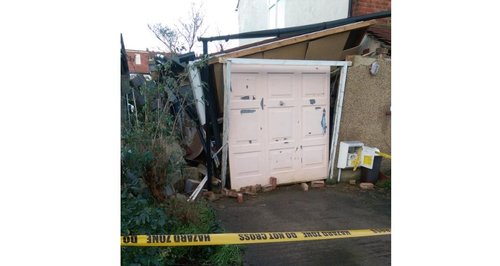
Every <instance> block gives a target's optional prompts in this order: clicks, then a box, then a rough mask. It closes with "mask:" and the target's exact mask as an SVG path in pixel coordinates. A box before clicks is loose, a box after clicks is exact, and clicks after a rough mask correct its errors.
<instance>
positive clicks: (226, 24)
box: [119, 0, 238, 53]
mask: <svg viewBox="0 0 500 266" xmlns="http://www.w3.org/2000/svg"><path fill="white" fill-rule="evenodd" d="M120 3H123V6H121V7H120V9H121V10H123V12H122V14H121V19H120V25H119V29H120V33H122V34H123V40H124V43H125V48H126V49H136V50H146V48H148V49H149V50H155V51H164V50H165V48H164V45H163V44H162V43H161V42H160V41H159V40H158V39H156V37H155V36H154V34H153V33H152V32H151V31H150V30H149V29H148V24H155V23H162V24H167V25H169V26H171V25H174V24H175V23H177V22H178V21H179V20H180V19H185V18H186V16H187V15H188V14H189V10H190V5H191V3H195V4H200V3H201V4H202V5H203V10H204V12H205V21H204V26H205V27H208V29H207V31H206V33H205V34H204V36H207V37H210V36H217V35H226V34H234V33H238V12H237V11H235V10H236V5H237V3H238V0H191V1H189V0H188V1H181V0H177V1H173V0H161V1H158V0H151V1H125V2H120ZM224 43H225V44H224V47H225V48H226V49H227V48H230V47H234V46H238V40H231V41H229V42H227V43H226V42H224ZM216 47H217V43H216V42H210V43H209V47H208V48H209V52H216V51H217V48H216ZM193 50H194V51H195V52H196V53H202V44H201V42H198V43H196V44H195V46H194V47H193Z"/></svg>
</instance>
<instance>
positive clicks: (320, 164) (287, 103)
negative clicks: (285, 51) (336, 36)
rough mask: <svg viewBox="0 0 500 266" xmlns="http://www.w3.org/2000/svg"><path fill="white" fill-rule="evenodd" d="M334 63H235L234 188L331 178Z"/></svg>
mask: <svg viewBox="0 0 500 266" xmlns="http://www.w3.org/2000/svg"><path fill="white" fill-rule="evenodd" d="M329 84H330V67H329V66H321V67H320V66H282V65H247V64H245V65H242V64H241V65H240V64H232V65H231V87H230V93H229V94H230V99H229V112H228V115H229V119H228V120H229V127H230V130H229V139H228V142H229V167H230V178H231V187H232V188H233V189H239V188H240V187H244V186H249V185H256V184H262V185H265V184H268V183H269V178H270V177H271V176H274V177H276V178H277V179H278V184H284V183H293V182H303V181H310V180H317V179H323V178H326V175H327V165H328V147H329V145H328V139H329V138H328V131H329V130H328V125H329V87H330V86H329Z"/></svg>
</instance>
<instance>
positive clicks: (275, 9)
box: [267, 0, 285, 29]
mask: <svg viewBox="0 0 500 266" xmlns="http://www.w3.org/2000/svg"><path fill="white" fill-rule="evenodd" d="M267 3H268V7H269V28H270V29H273V28H284V27H285V0H268V2H267Z"/></svg>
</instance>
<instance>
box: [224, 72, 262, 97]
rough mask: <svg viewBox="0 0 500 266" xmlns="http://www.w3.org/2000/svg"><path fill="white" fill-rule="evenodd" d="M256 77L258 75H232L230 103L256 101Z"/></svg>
mask: <svg viewBox="0 0 500 266" xmlns="http://www.w3.org/2000/svg"><path fill="white" fill-rule="evenodd" d="M258 76H259V75H258V73H234V74H233V75H232V77H231V89H232V92H231V101H232V102H239V101H247V100H252V99H256V98H257V78H258Z"/></svg>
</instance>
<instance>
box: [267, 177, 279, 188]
mask: <svg viewBox="0 0 500 266" xmlns="http://www.w3.org/2000/svg"><path fill="white" fill-rule="evenodd" d="M269 181H270V182H269V183H271V186H272V187H273V189H276V186H277V184H278V179H277V178H276V177H274V176H272V177H271V178H269Z"/></svg>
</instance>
